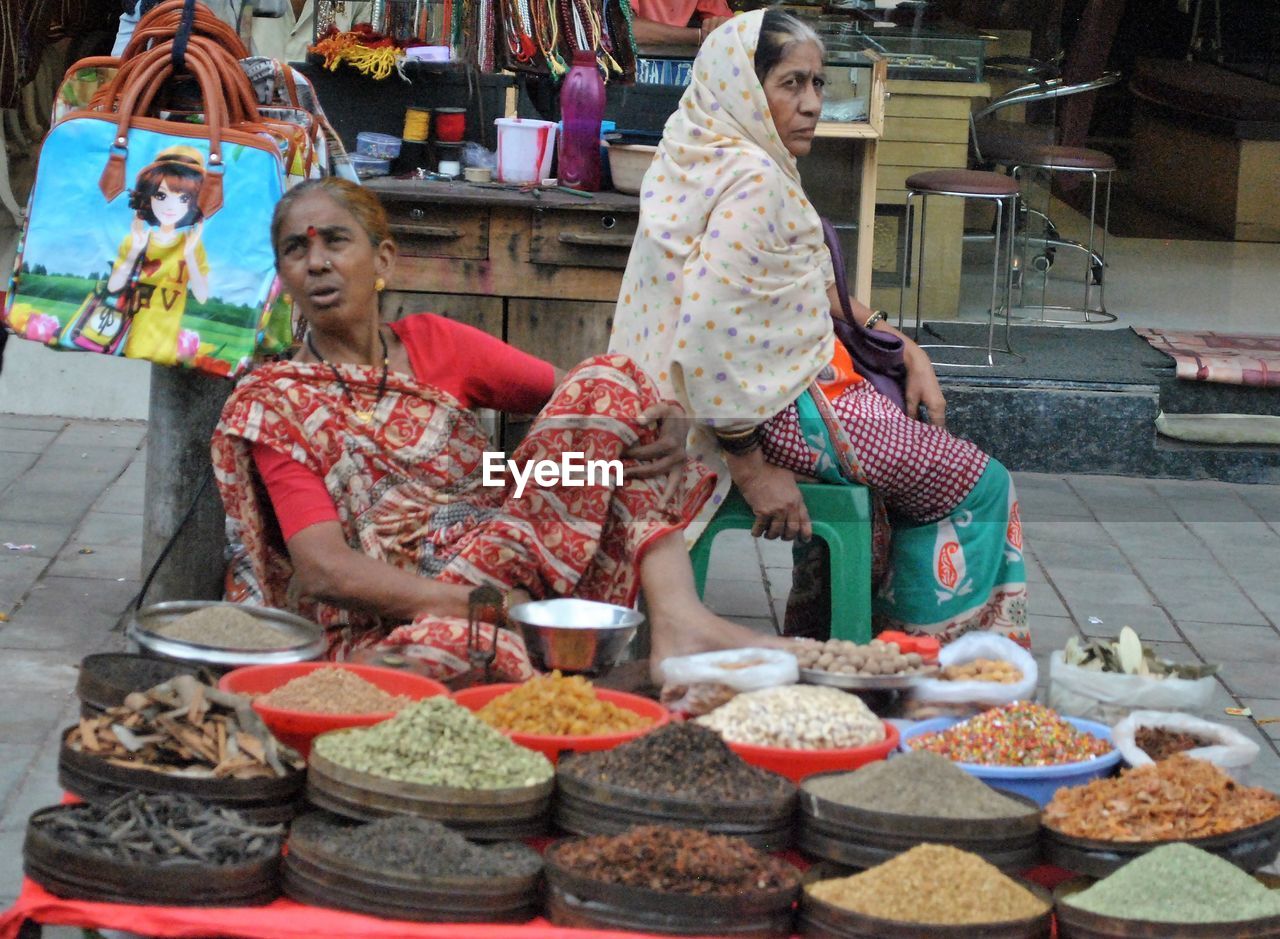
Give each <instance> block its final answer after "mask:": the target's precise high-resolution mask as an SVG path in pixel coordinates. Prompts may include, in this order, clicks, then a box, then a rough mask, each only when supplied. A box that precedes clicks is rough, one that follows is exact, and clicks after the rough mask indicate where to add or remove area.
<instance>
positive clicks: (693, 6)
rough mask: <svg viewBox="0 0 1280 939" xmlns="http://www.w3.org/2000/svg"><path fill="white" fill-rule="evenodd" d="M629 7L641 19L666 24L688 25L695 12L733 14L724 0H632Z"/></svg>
mask: <svg viewBox="0 0 1280 939" xmlns="http://www.w3.org/2000/svg"><path fill="white" fill-rule="evenodd" d="M631 9H632V10H633V11H634V12H635V15H636V16H638V17H640V18H641V19H645V20H653V21H654V22H656V23H662V24H664V25H666V26H688V25H689V23H690V22H691V21H692V20H693V14H695V13H699V14H701V15H702V16H733V11H732V10H730V9H729V4H728V3H727V2H725V0H632V3H631Z"/></svg>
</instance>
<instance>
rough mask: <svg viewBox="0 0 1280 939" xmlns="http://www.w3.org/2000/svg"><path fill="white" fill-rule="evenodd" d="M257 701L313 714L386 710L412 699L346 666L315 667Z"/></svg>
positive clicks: (378, 711)
mask: <svg viewBox="0 0 1280 939" xmlns="http://www.w3.org/2000/svg"><path fill="white" fill-rule="evenodd" d="M258 703H259V704H265V705H266V706H267V707H273V708H282V709H284V710H286V711H309V712H310V713H312V714H386V713H389V712H393V711H399V710H400V709H401V708H403V707H408V706H409V705H410V704H412V703H413V701H412V699H410V698H408V697H406V696H405V695H402V694H401V695H395V694H390V693H388V692H386V691H383V690H382V689H381V688H379V687H378V686H377V685H375V684H374V683H373V682H371V681H367V680H365V679H363V678H361V677H360V676H359V675H357V674H356V673H355V672H352V671H349V670H348V669H345V668H333V667H331V668H318V669H316V670H315V671H313V672H308V673H307V674H305V675H300V676H298V677H297V678H294V679H293V680H291V681H287V682H285V683H284V684H283V685H281V686H280V687H279V688H276V689H274V690H272V691H269V692H267V693H266V694H264V695H262V696H261V697H260V698H258Z"/></svg>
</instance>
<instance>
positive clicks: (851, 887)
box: [805, 844, 1049, 926]
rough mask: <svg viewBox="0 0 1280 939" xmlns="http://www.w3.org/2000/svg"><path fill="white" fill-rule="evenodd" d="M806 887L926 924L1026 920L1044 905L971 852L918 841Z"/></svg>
mask: <svg viewBox="0 0 1280 939" xmlns="http://www.w3.org/2000/svg"><path fill="white" fill-rule="evenodd" d="M805 889H806V891H807V892H808V893H809V894H810V895H811V896H813V897H815V898H816V899H818V900H822V901H823V902H825V903H830V904H832V905H833V906H838V907H842V908H844V909H846V910H853V911H854V912H857V913H863V914H865V915H867V916H875V917H878V918H880V919H887V920H894V921H898V922H908V923H929V924H932V925H953V926H958V925H977V924H979V923H1007V922H1009V921H1011V920H1019V919H1029V918H1031V917H1033V916H1039V915H1040V914H1042V913H1044V912H1046V911H1047V910H1048V909H1049V904H1048V903H1046V902H1045V901H1043V900H1041V899H1040V898H1039V897H1037V896H1036V895H1035V894H1033V893H1032V892H1031V891H1030V890H1027V889H1026V888H1025V887H1023V886H1021V885H1019V884H1018V883H1016V882H1015V881H1013V880H1011V879H1010V878H1008V877H1006V876H1005V875H1004V874H1002V873H1000V871H999V870H998V869H997V868H996V867H994V866H993V865H991V864H988V863H987V862H986V861H984V860H983V859H982V858H980V857H978V856H977V855H976V854H970V853H969V852H968V851H961V850H960V849H959V848H952V847H948V846H946V845H938V844H921V845H917V846H916V847H914V848H912V849H911V850H910V851H908V852H907V853H906V854H899V855H898V856H897V857H896V858H894V859H893V860H891V861H886V862H885V863H883V864H881V865H879V866H878V867H873V868H871V870H869V871H864V872H863V873H861V874H855V875H854V876H852V877H843V878H837V879H835V880H823V881H819V882H818V883H816V884H811V885H810V886H808V887H806V888H805Z"/></svg>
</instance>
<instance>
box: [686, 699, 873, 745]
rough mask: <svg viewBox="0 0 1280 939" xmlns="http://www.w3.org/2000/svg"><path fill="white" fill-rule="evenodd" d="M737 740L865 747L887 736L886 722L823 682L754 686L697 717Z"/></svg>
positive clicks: (760, 742)
mask: <svg viewBox="0 0 1280 939" xmlns="http://www.w3.org/2000/svg"><path fill="white" fill-rule="evenodd" d="M697 721H698V723H699V724H705V725H706V726H707V727H710V728H711V729H712V730H716V731H719V733H720V736H722V737H724V739H725V740H728V741H730V742H731V743H748V744H756V745H758V746H765V747H786V748H788V749H792V750H829V749H834V748H837V747H863V746H866V745H867V744H871V743H878V742H880V741H881V740H883V739H884V724H883V722H881V720H880V718H878V717H876V716H875V715H874V714H872V713H871V711H870V710H869V709H868V708H867V706H866V705H865V704H863V703H862V699H861V698H858V697H857V696H855V695H851V694H846V693H845V692H843V691H840V690H839V689H837V688H824V687H821V686H819V685H779V686H777V687H775V688H763V689H761V690H760V691H748V692H747V693H745V694H740V695H738V696H737V697H736V698H733V699H732V700H731V701H729V702H728V703H727V704H722V705H721V706H720V707H718V708H716V709H715V710H714V711H712V712H711V713H710V714H706V715H704V716H702V717H699V718H697Z"/></svg>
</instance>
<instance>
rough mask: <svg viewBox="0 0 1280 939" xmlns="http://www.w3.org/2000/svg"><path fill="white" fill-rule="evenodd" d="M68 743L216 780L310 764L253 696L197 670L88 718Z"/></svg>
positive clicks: (118, 759)
mask: <svg viewBox="0 0 1280 939" xmlns="http://www.w3.org/2000/svg"><path fill="white" fill-rule="evenodd" d="M66 744H67V746H68V747H70V748H71V749H73V750H78V751H80V752H82V753H88V754H92V755H94V756H97V757H101V758H102V759H104V760H106V761H107V762H108V763H110V764H112V765H114V766H124V767H128V768H129V769H144V770H151V771H154V772H158V773H173V774H179V775H183V776H192V777H203V778H211V779H258V778H272V777H281V776H286V775H288V774H289V773H291V772H295V771H298V770H300V769H302V767H303V766H304V765H305V764H304V762H303V761H302V759H301V758H300V757H299V756H298V755H297V754H296V753H294V752H293V751H292V750H290V749H289V748H287V747H285V746H284V745H282V744H281V743H280V742H279V741H277V740H276V739H275V737H273V736H272V735H271V732H270V731H268V730H267V728H266V725H264V724H263V723H262V719H261V718H259V717H258V715H257V714H256V713H254V711H253V709H252V707H251V706H250V702H249V699H248V698H245V697H242V696H240V695H234V694H228V693H227V692H224V691H219V690H218V689H217V688H214V687H212V686H211V685H206V684H204V683H203V682H201V681H199V680H198V679H196V678H194V677H193V676H191V675H179V676H177V677H176V678H173V679H171V680H169V681H167V682H164V683H163V684H160V685H157V686H156V687H154V688H152V689H150V690H148V691H144V692H136V691H135V692H133V693H132V694H130V695H129V696H128V697H127V698H125V700H124V704H123V705H122V706H120V707H115V708H111V709H110V710H108V711H107V712H106V713H105V714H103V715H102V716H101V717H85V718H81V719H80V723H79V725H78V726H76V727H73V728H71V730H69V731H68V732H67V737H66Z"/></svg>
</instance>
